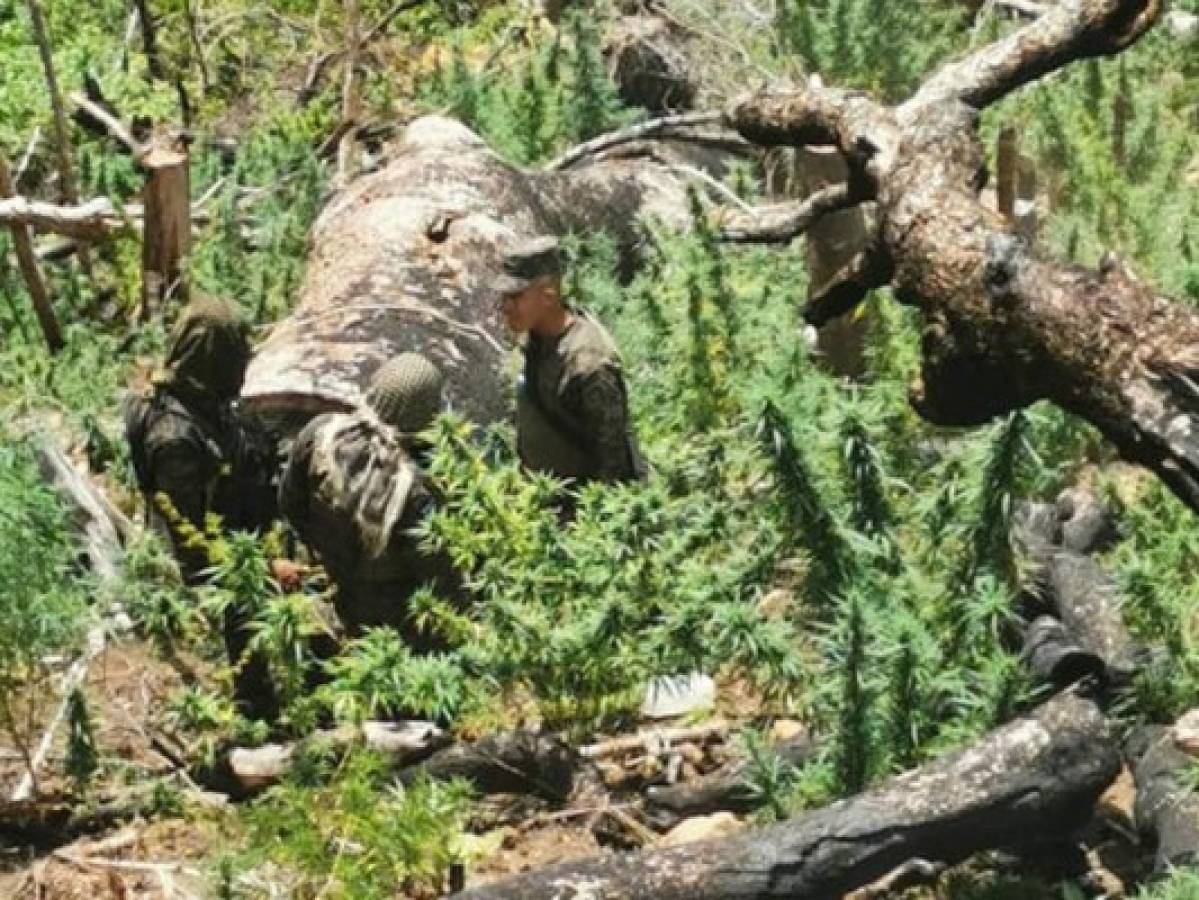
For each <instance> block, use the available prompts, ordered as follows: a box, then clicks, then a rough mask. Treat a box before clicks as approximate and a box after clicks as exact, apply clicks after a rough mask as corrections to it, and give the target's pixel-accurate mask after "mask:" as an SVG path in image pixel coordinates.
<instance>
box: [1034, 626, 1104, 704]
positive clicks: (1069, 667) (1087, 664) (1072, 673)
mask: <svg viewBox="0 0 1199 900" xmlns="http://www.w3.org/2000/svg"><path fill="white" fill-rule="evenodd" d="M1021 656H1022V657H1023V658H1024V660H1025V662H1026V663H1027V665H1028V667H1029V669H1031V670H1032V673H1033V675H1035V676H1036V677H1037V678H1038V679H1040V680H1041V681H1042V682H1045V683H1047V684H1051V685H1053V686H1054V687H1056V688H1059V689H1060V688H1065V687H1068V686H1069V685H1071V684H1074V683H1075V682H1078V681H1081V680H1083V679H1084V678H1091V679H1094V680H1095V681H1097V682H1100V683H1102V682H1103V681H1105V680H1106V678H1107V667H1106V666H1104V664H1103V660H1102V659H1101V658H1100V657H1099V656H1097V655H1096V654H1094V653H1091V652H1089V651H1087V650H1084V649H1083V648H1082V647H1080V646H1079V645H1078V644H1077V643H1076V642H1075V641H1074V640H1073V639H1072V638H1071V636H1070V633H1069V632H1068V631H1067V630H1066V628H1065V626H1064V625H1062V623H1061V622H1059V621H1058V620H1057V619H1055V618H1053V616H1037V618H1035V619H1033V621H1032V622H1031V623H1030V624H1029V626H1028V628H1027V630H1026V631H1025V633H1024V649H1023V651H1022V653H1021Z"/></svg>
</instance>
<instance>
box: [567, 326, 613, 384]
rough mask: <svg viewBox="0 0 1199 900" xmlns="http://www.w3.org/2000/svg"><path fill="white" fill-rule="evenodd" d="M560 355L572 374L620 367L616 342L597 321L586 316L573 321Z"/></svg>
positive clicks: (584, 373)
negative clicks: (608, 367)
mask: <svg viewBox="0 0 1199 900" xmlns="http://www.w3.org/2000/svg"><path fill="white" fill-rule="evenodd" d="M562 353H563V355H564V356H565V357H566V359H567V367H568V369H569V370H570V372H571V373H572V374H575V375H588V374H591V373H592V372H595V371H598V370H599V369H602V368H604V367H606V366H616V367H617V368H619V366H620V351H619V350H618V349H617V347H616V341H615V340H613V339H612V335H611V334H609V333H608V329H606V328H605V327H604V326H603V325H601V324H600V322H599V321H598V320H596V319H595V318H594V317H592V316H590V315H587V314H580V315H579V316H578V318H576V319H575V324H574V327H573V328H571V330H570V333H569V334H568V335H566V339H565V341H564V342H563V346H562Z"/></svg>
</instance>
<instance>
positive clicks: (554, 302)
mask: <svg viewBox="0 0 1199 900" xmlns="http://www.w3.org/2000/svg"><path fill="white" fill-rule="evenodd" d="M560 304H561V301H560V300H559V299H558V284H557V281H556V280H555V279H551V278H542V279H539V280H537V281H534V282H533V283H532V284H530V285H529V286H528V287H527V288H525V289H524V290H523V291H520V292H518V293H515V294H506V295H504V298H503V300H502V306H501V309H502V311H503V313H504V321H505V323H507V325H508V327H509V328H510V329H511V330H512V331H513V332H514V333H515V334H524V333H526V332H528V331H536V330H537V326H538V325H539V324H540V323H541V322H543V321H545V319H546V318H547V317H548V316H549V315H551V314H552V313H553V312H554V311H555V310H556V309H557V308H558V307H559V306H560Z"/></svg>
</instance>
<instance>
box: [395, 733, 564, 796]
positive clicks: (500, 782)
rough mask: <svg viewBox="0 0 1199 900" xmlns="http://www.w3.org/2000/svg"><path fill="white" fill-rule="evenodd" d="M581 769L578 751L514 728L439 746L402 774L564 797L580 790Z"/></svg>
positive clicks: (406, 779) (494, 789)
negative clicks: (576, 785) (577, 786)
mask: <svg viewBox="0 0 1199 900" xmlns="http://www.w3.org/2000/svg"><path fill="white" fill-rule="evenodd" d="M578 767H579V756H578V754H577V753H575V752H574V751H573V750H572V749H571V748H570V747H568V746H567V745H566V744H564V743H562V742H561V741H560V740H558V739H557V738H555V737H553V736H552V735H548V734H535V733H533V732H527V731H514V732H505V733H502V734H495V735H490V736H488V737H486V738H483V739H482V740H480V741H477V742H475V743H474V744H459V745H457V746H454V747H447V748H446V749H445V750H439V751H438V752H436V753H434V754H433V755H432V756H430V757H429V758H428V759H427V760H425V761H424V762H422V763H420V764H419V765H415V766H410V767H409V768H407V769H404V770H402V771H401V772H400V778H401V780H402V781H404V782H405V783H407V782H409V781H412V780H413V779H414V778H416V777H418V776H422V775H424V776H428V777H430V778H437V779H448V778H465V779H467V780H468V781H470V782H471V783H473V784H474V786H475V788H476V790H478V791H480V792H481V793H484V794H499V793H503V794H509V793H511V794H539V795H541V796H543V797H546V798H547V799H549V800H555V801H562V800H565V799H566V798H567V797H569V796H570V794H571V791H572V790H573V789H574V779H575V774H576V772H577V771H578Z"/></svg>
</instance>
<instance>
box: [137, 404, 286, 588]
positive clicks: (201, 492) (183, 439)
mask: <svg viewBox="0 0 1199 900" xmlns="http://www.w3.org/2000/svg"><path fill="white" fill-rule="evenodd" d="M124 413H125V434H126V438H127V439H128V441H129V445H130V451H131V455H132V457H133V467H134V471H135V473H136V475H137V481H138V486H139V487H140V488H141V491H142V493H143V494H144V495H145V496H146V499H147V505H148V507H149V509H150V510H151V516H152V518H153V520H154V521H155V522H156V524H157V525H158V526H159V527H165V526H164V520H163V519H162V516H161V511H160V510H159V508H158V506H157V504H156V503H155V502H154V497H155V495H156V494H158V493H163V494H165V495H166V496H167V497H168V498H169V499H170V501H171V504H172V505H173V506H174V507H175V510H176V511H177V512H178V513H179V515H180V516H181V517H182V518H183V519H184V520H186V521H187V522H189V523H191V524H192V525H194V526H195V527H196V528H203V527H204V519H205V516H206V515H207V514H208V513H215V514H216V515H219V516H220V517H221V520H222V524H223V525H224V527H226V528H229V529H242V530H262V529H265V528H267V527H269V525H270V523H271V522H272V521H274V519H275V518H276V516H277V507H276V504H275V490H274V487H273V484H272V480H273V477H274V474H275V471H276V465H275V458H274V449H273V445H272V443H271V441H270V440H269V438H268V437H267V435H266V433H265V432H264V431H263V430H262V429H260V428H259V427H258V426H257V425H256V424H255V423H254V422H253V421H252V420H250V419H248V418H247V417H245V416H243V415H241V414H240V413H239V412H238V411H237V410H236V408H235V407H234V406H233V405H232V404H220V405H217V406H216V407H215V408H213V409H203V408H202V407H201V405H200V404H197V403H191V404H188V403H185V402H184V400H183V399H181V398H180V397H179V396H177V395H176V394H175V393H173V392H172V391H171V390H169V389H167V388H165V387H161V386H160V387H156V388H153V389H150V390H148V391H147V392H145V393H142V394H134V395H130V396H129V397H128V398H127V399H126V401H125V409H124ZM165 530H167V531H168V533H169V534H170V537H171V541H172V543H173V544H174V546H175V551H176V555H177V556H178V558H179V560H180V564H181V565H182V567H183V570H184V575H185V576H186V577H187V578H188V579H189V580H194V579H195V577H196V576H197V574H198V573H199V571H200V570H201V569H203V568H205V567H206V566H207V565H208V560H207V558H206V557H205V555H204V554H203V552H202V551H197V550H195V549H192V548H187V547H184V546H182V544H181V542H180V539H179V535H178V534H177V533H176V531H175V529H171V528H166V529H165Z"/></svg>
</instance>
